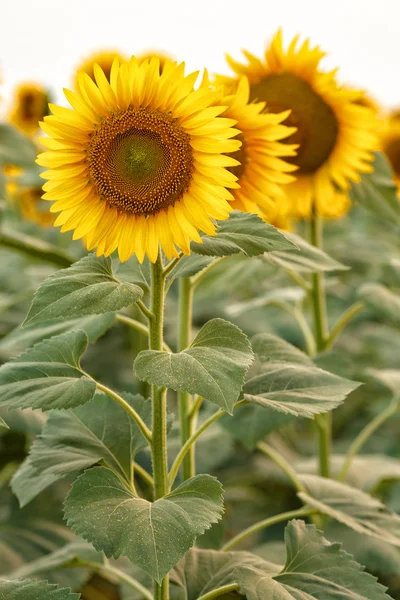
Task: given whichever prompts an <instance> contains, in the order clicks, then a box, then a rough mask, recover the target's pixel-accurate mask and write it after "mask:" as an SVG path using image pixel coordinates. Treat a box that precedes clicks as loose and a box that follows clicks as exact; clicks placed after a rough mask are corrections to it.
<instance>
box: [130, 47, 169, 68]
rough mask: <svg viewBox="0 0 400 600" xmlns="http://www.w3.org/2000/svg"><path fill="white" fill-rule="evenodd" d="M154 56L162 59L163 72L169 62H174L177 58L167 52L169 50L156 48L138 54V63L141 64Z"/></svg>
mask: <svg viewBox="0 0 400 600" xmlns="http://www.w3.org/2000/svg"><path fill="white" fill-rule="evenodd" d="M153 57H155V58H158V60H159V61H160V71H161V72H162V71H163V70H164V68H165V66H166V65H167V63H169V62H174V61H175V58H174V57H173V56H172V55H171V54H167V52H163V51H162V50H158V49H156V48H154V49H150V50H146V52H143V53H142V54H139V55H138V56H137V60H138V63H139V64H141V63H142V62H145V61H146V60H148V61H149V60H151V59H152V58H153Z"/></svg>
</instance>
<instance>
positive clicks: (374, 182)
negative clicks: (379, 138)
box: [350, 152, 400, 224]
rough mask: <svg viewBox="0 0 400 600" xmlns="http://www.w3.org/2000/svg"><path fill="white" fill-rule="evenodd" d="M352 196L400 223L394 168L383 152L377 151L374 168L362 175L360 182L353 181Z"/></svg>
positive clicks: (374, 211)
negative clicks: (392, 168)
mask: <svg viewBox="0 0 400 600" xmlns="http://www.w3.org/2000/svg"><path fill="white" fill-rule="evenodd" d="M350 198H351V199H352V201H353V202H356V203H358V204H360V205H361V206H363V207H364V208H366V209H367V210H369V211H370V212H372V213H373V214H374V215H376V216H377V217H378V218H379V219H380V220H382V219H385V220H387V221H389V222H390V223H391V224H393V223H396V224H399V223H400V203H399V199H398V197H397V187H396V185H395V183H394V182H393V175H392V170H391V168H390V165H389V162H388V160H387V159H386V157H385V155H384V154H383V153H382V152H376V153H375V162H374V170H373V171H372V173H364V174H362V175H361V182H360V183H353V184H352V187H351V189H350Z"/></svg>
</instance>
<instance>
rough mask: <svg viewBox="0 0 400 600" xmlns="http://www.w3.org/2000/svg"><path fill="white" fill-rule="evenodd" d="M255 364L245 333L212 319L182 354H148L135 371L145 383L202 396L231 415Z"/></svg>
mask: <svg viewBox="0 0 400 600" xmlns="http://www.w3.org/2000/svg"><path fill="white" fill-rule="evenodd" d="M252 361H253V353H252V350H251V346H250V342H249V340H248V339H247V337H246V336H245V335H244V333H242V331H240V329H239V328H238V327H236V325H233V324H232V323H229V322H228V321H224V320H223V319H212V320H211V321H208V323H206V324H205V325H204V326H203V327H202V328H201V329H200V331H199V333H198V334H197V336H196V338H195V339H194V341H193V342H192V344H191V345H190V346H189V348H187V349H186V350H184V351H183V352H179V353H178V354H173V353H171V352H159V351H155V350H145V351H143V352H140V353H139V354H138V356H137V357H136V360H135V363H134V368H135V373H136V375H137V377H138V378H139V379H141V380H143V381H147V382H148V383H153V384H156V385H160V386H166V387H168V388H172V389H173V390H176V391H177V390H182V391H184V392H189V393H191V394H199V395H200V396H202V397H203V398H205V399H206V400H210V401H211V402H214V403H215V404H217V405H218V406H220V407H221V408H223V409H224V410H226V411H227V412H229V413H231V412H232V409H233V405H234V404H235V402H236V400H237V399H238V397H239V394H240V391H241V389H242V386H243V380H244V376H245V374H246V371H247V369H248V368H249V366H250V365H251V363H252Z"/></svg>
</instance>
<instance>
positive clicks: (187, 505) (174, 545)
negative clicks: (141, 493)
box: [65, 467, 223, 582]
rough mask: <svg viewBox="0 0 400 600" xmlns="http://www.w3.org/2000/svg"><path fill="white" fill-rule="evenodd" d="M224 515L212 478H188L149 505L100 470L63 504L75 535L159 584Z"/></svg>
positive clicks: (75, 487) (84, 478)
mask: <svg viewBox="0 0 400 600" xmlns="http://www.w3.org/2000/svg"><path fill="white" fill-rule="evenodd" d="M222 510H223V505H222V487H221V485H220V483H219V482H218V481H217V480H216V479H214V478H213V477H211V476H210V475H197V476H196V477H192V478H191V479H189V480H187V481H185V482H184V483H182V484H181V485H180V486H179V487H177V488H176V489H175V490H174V491H173V492H171V493H170V494H168V495H167V496H165V497H164V498H161V499H160V500H156V502H154V503H151V502H148V501H147V500H144V499H143V498H138V497H135V496H134V495H133V494H132V492H131V491H129V490H128V489H127V488H126V487H125V486H124V485H123V484H122V483H121V480H120V479H119V478H118V477H117V475H115V473H113V472H112V471H110V470H109V469H105V468H103V467H95V468H93V469H90V470H89V471H86V472H85V473H84V474H83V475H81V476H80V477H79V478H78V479H77V480H76V482H75V483H74V484H73V486H72V490H71V492H70V494H69V496H68V497H67V499H66V502H65V516H66V518H67V522H68V525H70V526H71V527H72V529H73V530H74V531H75V533H77V534H78V535H81V536H82V537H83V538H85V539H86V540H88V541H90V542H91V543H92V544H93V546H94V547H95V548H96V550H103V551H104V553H105V554H106V556H108V557H111V556H114V557H115V558H118V557H119V556H120V555H121V554H123V555H126V556H127V557H128V558H129V559H130V560H131V561H132V562H133V563H134V564H136V565H138V566H139V567H141V568H142V569H143V570H144V571H146V573H149V575H151V576H152V577H153V578H154V579H155V580H156V581H158V582H160V581H161V580H162V578H163V577H164V575H166V574H167V573H168V571H170V570H171V569H172V567H174V566H175V565H176V563H177V562H178V561H179V560H180V559H181V558H182V556H183V555H184V554H185V553H186V552H187V551H188V550H189V548H190V547H191V546H193V544H194V541H195V539H196V537H198V536H199V535H201V534H202V533H204V531H205V530H206V529H209V528H210V526H211V525H212V524H213V523H216V522H217V521H218V520H219V519H220V517H221V513H222Z"/></svg>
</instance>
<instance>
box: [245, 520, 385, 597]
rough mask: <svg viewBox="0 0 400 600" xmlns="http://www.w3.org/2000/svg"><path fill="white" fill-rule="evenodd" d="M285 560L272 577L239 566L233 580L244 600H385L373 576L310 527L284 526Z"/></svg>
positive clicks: (338, 546)
mask: <svg viewBox="0 0 400 600" xmlns="http://www.w3.org/2000/svg"><path fill="white" fill-rule="evenodd" d="M285 542H286V551H287V558H286V564H285V566H284V568H283V569H282V571H281V572H280V573H279V574H278V575H275V576H273V577H271V575H269V574H266V573H265V572H264V571H263V570H260V569H257V568H254V567H247V566H246V567H242V566H239V567H237V568H236V570H235V579H236V581H237V583H238V584H239V586H240V591H241V592H242V593H243V594H245V596H246V598H247V600H273V599H274V600H275V599H276V598H279V600H280V599H282V600H312V599H313V598H315V599H316V600H336V599H338V598H340V599H341V600H352V599H354V598H360V599H361V598H363V599H365V600H388V599H389V596H388V595H387V594H385V588H384V587H383V586H382V585H380V584H379V583H377V581H376V579H375V578H374V577H372V575H370V574H368V573H365V572H364V570H363V567H362V566H361V565H359V564H358V563H356V562H354V561H353V560H352V557H351V556H350V555H349V554H347V553H346V552H344V551H343V550H341V549H340V545H339V544H331V543H329V542H328V541H327V540H326V539H324V537H323V536H322V534H321V532H319V531H317V530H316V529H315V527H314V526H313V525H305V524H304V522H303V521H291V522H290V523H289V524H288V526H287V527H286V531H285Z"/></svg>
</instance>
